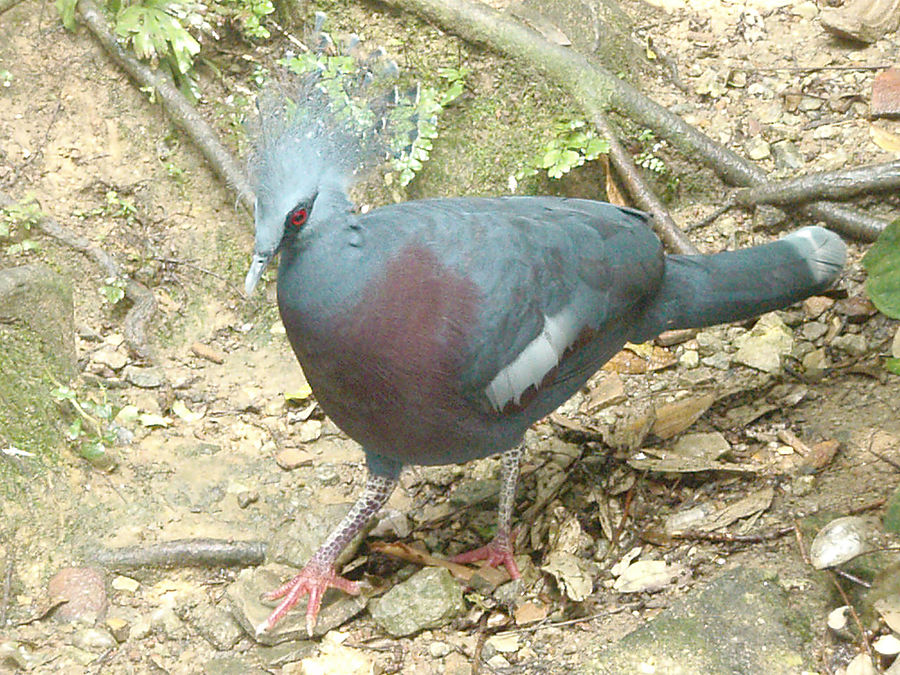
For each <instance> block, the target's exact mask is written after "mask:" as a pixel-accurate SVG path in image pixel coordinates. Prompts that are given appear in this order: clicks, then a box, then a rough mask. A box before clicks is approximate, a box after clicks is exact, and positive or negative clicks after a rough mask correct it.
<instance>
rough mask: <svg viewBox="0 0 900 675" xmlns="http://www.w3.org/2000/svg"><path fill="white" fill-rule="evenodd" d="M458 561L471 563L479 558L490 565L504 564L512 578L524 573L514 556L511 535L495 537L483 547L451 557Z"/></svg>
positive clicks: (517, 577) (519, 576)
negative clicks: (520, 570)
mask: <svg viewBox="0 0 900 675" xmlns="http://www.w3.org/2000/svg"><path fill="white" fill-rule="evenodd" d="M451 560H452V561H453V562H457V563H471V562H475V561H477V560H484V561H485V564H486V565H487V566H489V567H499V566H500V565H503V566H504V567H505V568H506V571H507V573H508V574H509V577H510V578H511V579H520V578H521V577H522V573H521V572H519V566H518V565H517V564H516V559H515V558H514V557H513V547H512V541H511V538H510V537H509V536H506V537H502V536H497V537H494V538H493V539H492V540H491V541H490V543H488V544H485V545H484V546H482V547H481V548H476V549H475V550H473V551H466V552H465V553H460V554H459V555H456V556H453V558H451Z"/></svg>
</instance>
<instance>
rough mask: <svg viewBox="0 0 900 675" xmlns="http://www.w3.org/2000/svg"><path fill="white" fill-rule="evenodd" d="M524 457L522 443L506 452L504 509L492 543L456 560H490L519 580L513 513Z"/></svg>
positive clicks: (503, 479)
mask: <svg viewBox="0 0 900 675" xmlns="http://www.w3.org/2000/svg"><path fill="white" fill-rule="evenodd" d="M521 459H522V446H521V445H517V446H516V447H514V448H512V449H511V450H507V451H506V452H504V453H503V461H502V464H501V471H500V477H501V482H502V485H501V487H500V508H499V509H498V510H497V534H495V535H494V538H493V539H492V540H491V541H490V543H489V544H487V545H485V546H482V547H481V548H477V549H475V550H474V551H467V552H465V553H460V554H459V555H457V556H454V557H453V562H458V563H469V562H474V561H476V560H486V561H487V564H488V565H490V566H491V567H497V566H498V565H503V566H504V567H505V568H506V571H507V572H509V576H510V577H511V578H513V579H518V578H520V577H521V576H522V575H521V573H520V572H519V566H518V565H516V561H515V558H513V533H512V513H513V507H514V506H515V503H516V483H518V482H519V461H520V460H521Z"/></svg>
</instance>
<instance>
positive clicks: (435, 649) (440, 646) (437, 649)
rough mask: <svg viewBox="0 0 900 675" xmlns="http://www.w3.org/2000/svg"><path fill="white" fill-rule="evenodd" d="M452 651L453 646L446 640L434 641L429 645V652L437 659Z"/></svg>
mask: <svg viewBox="0 0 900 675" xmlns="http://www.w3.org/2000/svg"><path fill="white" fill-rule="evenodd" d="M452 651H453V647H451V646H450V645H448V644H447V643H446V642H441V641H440V640H438V641H435V642H432V643H431V644H430V645H428V653H429V654H431V657H432V658H435V659H442V658H444V657H445V656H447V654H449V653H450V652H452Z"/></svg>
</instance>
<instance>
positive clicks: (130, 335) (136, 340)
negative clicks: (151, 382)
mask: <svg viewBox="0 0 900 675" xmlns="http://www.w3.org/2000/svg"><path fill="white" fill-rule="evenodd" d="M14 203H15V202H14V200H13V199H11V198H10V197H9V196H7V195H6V194H4V193H2V192H0V208H3V207H8V206H12V205H13V204H14ZM35 227H37V228H38V229H39V230H40V231H41V232H43V233H44V234H46V235H47V236H48V237H53V238H54V239H56V240H57V241H59V242H61V243H63V244H65V245H66V246H68V247H69V248H73V249H75V250H76V251H79V252H81V253H83V254H84V255H86V256H87V257H88V258H90V259H91V260H93V261H94V262H95V263H97V265H99V266H100V269H102V270H103V273H104V274H105V275H106V276H108V277H115V278H117V279H125V280H126V281H125V297H126V298H128V300H130V301H131V309H129V310H128V313H127V314H126V315H125V320H124V322H123V328H122V332H123V333H124V335H125V341H126V342H127V343H128V347H129V349H131V350H132V351H133V352H134V353H135V354H136V355H137V356H139V357H140V358H142V359H151V352H150V348H149V346H148V342H147V324H148V323H149V322H150V320H151V319H152V318H153V316H154V314H156V298H155V297H154V295H153V293H152V292H151V291H150V290H149V289H148V288H147V287H146V286H144V285H143V284H141V283H139V282H137V281H134V280H133V279H129V278H128V277H127V276H126V275H124V274H122V269H121V268H120V267H119V265H118V263H116V261H115V259H114V258H113V257H112V256H111V255H110V254H109V253H107V252H106V251H104V250H103V249H101V248H98V247H96V246H94V245H93V244H91V242H90V241H88V240H87V239H85V238H84V237H79V236H78V235H77V234H75V233H74V232H71V231H70V230H67V229H66V228H65V227H63V226H62V225H60V224H59V223H58V222H56V221H55V220H53V219H52V218H50V217H49V216H43V217H41V219H40V220H39V221H38V222H37V223H36V224H35Z"/></svg>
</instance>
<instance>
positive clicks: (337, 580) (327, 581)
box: [255, 565, 359, 637]
mask: <svg viewBox="0 0 900 675" xmlns="http://www.w3.org/2000/svg"><path fill="white" fill-rule="evenodd" d="M329 588H337V589H339V590H342V591H344V592H345V593H348V594H350V595H359V584H357V583H356V582H355V581H350V580H349V579H344V578H343V577H340V576H338V575H337V573H335V571H334V567H329V568H326V569H318V568H317V567H315V566H311V565H307V566H306V567H304V568H303V569H302V570H301V571H300V573H299V574H298V575H297V576H295V577H294V578H293V579H291V580H290V581H288V582H287V583H286V584H284V585H282V586H279V587H278V588H276V589H275V590H273V591H269V592H268V593H266V594H265V595H263V598H264V599H266V600H277V599H278V598H283V600H282V601H281V602H280V603H279V604H278V606H277V607H276V608H275V609H274V611H273V612H272V613H271V614H270V615H269V616H268V618H267V619H266V620H265V621H263V622H262V623H260V624H259V625H258V626H256V629H255V630H256V634H257V635H261V634H262V633H265V632H267V631H270V630H272V628H273V627H274V626H275V624H276V623H278V622H279V621H280V620H281V619H282V618H283V617H284V616H285V614H287V613H288V612H289V611H290V610H291V608H292V607H293V606H294V605H296V604H297V603H298V602H299V601H300V598H302V597H303V596H304V595H306V594H307V593H308V594H309V602H308V603H307V605H306V632H307V634H308V635H309V636H310V637H312V634H313V630H314V629H315V627H316V617H317V616H318V615H319V609H321V607H322V596H324V595H325V591H327V590H328V589H329Z"/></svg>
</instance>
